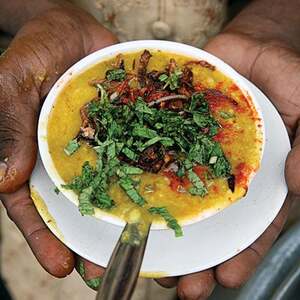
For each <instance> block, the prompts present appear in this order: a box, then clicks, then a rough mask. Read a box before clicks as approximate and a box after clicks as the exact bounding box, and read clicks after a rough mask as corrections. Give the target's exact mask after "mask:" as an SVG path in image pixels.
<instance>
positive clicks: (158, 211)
mask: <svg viewBox="0 0 300 300" xmlns="http://www.w3.org/2000/svg"><path fill="white" fill-rule="evenodd" d="M148 211H149V212H150V214H153V215H160V216H161V217H162V218H164V220H165V221H166V222H167V226H168V227H169V228H171V229H173V230H174V231H175V236H176V237H180V236H183V231H182V228H181V226H180V225H179V224H178V222H177V220H176V219H175V218H174V217H173V216H172V215H171V214H170V213H169V211H168V210H167V209H166V208H165V207H150V208H149V209H148Z"/></svg>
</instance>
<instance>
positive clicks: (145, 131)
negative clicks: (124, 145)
mask: <svg viewBox="0 0 300 300" xmlns="http://www.w3.org/2000/svg"><path fill="white" fill-rule="evenodd" d="M132 135H133V136H135V137H142V138H149V139H152V138H154V137H156V136H157V132H156V131H155V130H153V129H149V128H146V127H139V126H135V127H134V128H133V130H132Z"/></svg>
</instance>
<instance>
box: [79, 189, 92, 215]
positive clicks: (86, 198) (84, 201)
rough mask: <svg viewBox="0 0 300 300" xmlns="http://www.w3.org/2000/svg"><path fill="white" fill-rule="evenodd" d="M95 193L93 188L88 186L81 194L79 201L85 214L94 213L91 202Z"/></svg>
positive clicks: (80, 209)
mask: <svg viewBox="0 0 300 300" xmlns="http://www.w3.org/2000/svg"><path fill="white" fill-rule="evenodd" d="M92 194H93V188H92V187H88V188H86V189H84V190H82V192H81V193H80V194H79V197H78V201H79V206H78V207H79V211H80V213H81V214H82V215H83V216H84V215H93V214H94V207H93V205H92V204H91V198H92Z"/></svg>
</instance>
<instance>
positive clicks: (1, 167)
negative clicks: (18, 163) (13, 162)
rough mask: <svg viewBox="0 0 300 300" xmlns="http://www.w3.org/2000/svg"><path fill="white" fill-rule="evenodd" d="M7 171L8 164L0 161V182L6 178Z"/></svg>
mask: <svg viewBox="0 0 300 300" xmlns="http://www.w3.org/2000/svg"><path fill="white" fill-rule="evenodd" d="M7 169H8V167H7V164H6V163H5V162H3V161H0V182H1V181H2V180H3V179H4V178H5V175H6V172H7Z"/></svg>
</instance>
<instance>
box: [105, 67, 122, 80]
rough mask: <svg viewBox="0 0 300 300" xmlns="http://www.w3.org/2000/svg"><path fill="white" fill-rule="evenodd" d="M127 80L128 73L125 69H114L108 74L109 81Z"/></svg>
mask: <svg viewBox="0 0 300 300" xmlns="http://www.w3.org/2000/svg"><path fill="white" fill-rule="evenodd" d="M125 78H126V71H125V70H123V69H112V70H108V71H107V72H106V79H107V80H115V81H123V80H124V79H125Z"/></svg>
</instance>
